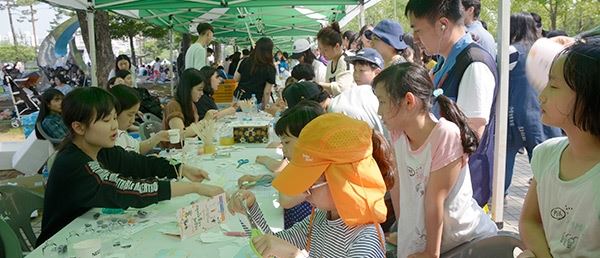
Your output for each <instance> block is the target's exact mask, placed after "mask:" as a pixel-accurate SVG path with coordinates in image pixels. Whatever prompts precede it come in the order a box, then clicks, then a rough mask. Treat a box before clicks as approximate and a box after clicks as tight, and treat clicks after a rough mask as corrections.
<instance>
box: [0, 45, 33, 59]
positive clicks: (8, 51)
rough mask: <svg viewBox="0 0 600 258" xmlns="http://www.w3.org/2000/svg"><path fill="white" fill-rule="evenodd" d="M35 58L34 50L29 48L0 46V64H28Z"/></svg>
mask: <svg viewBox="0 0 600 258" xmlns="http://www.w3.org/2000/svg"><path fill="white" fill-rule="evenodd" d="M35 57H36V54H35V49H34V48H33V47H30V46H21V45H18V46H14V45H11V44H0V62H2V63H4V62H10V63H14V62H17V61H21V62H24V63H26V62H30V61H34V60H35Z"/></svg>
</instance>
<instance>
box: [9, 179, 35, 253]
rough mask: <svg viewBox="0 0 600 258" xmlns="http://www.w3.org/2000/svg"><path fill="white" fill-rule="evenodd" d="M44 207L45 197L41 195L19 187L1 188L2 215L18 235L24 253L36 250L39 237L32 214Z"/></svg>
mask: <svg viewBox="0 0 600 258" xmlns="http://www.w3.org/2000/svg"><path fill="white" fill-rule="evenodd" d="M43 207H44V197H42V196H41V195H40V194H37V193H34V192H31V191H29V190H27V189H25V188H22V187H18V186H12V185H4V186H0V211H2V213H0V215H2V216H3V217H4V218H5V219H6V223H8V225H10V227H11V228H12V230H13V231H14V233H15V234H16V236H17V238H18V239H19V242H20V243H21V250H23V251H26V252H30V251H32V250H33V249H34V248H35V243H36V240H37V237H36V236H35V234H34V233H33V228H32V227H31V213H33V212H34V211H36V210H41V209H43ZM23 235H25V238H24V237H23ZM5 247H6V246H5Z"/></svg>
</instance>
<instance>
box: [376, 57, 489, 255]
mask: <svg viewBox="0 0 600 258" xmlns="http://www.w3.org/2000/svg"><path fill="white" fill-rule="evenodd" d="M373 86H374V87H375V95H376V96H377V98H378V99H379V114H380V115H381V116H382V117H383V121H384V123H385V125H386V127H387V128H388V130H390V132H391V134H392V138H393V139H392V146H393V148H394V149H395V152H396V160H397V164H398V173H396V175H397V178H396V180H395V182H397V184H395V185H394V187H393V188H392V190H390V192H391V195H392V201H393V204H394V211H395V213H396V214H395V215H396V218H397V219H398V232H397V234H393V235H392V236H391V237H390V238H389V239H388V241H392V242H395V243H397V247H398V249H397V257H439V256H440V254H441V253H444V252H446V251H448V250H450V249H452V248H454V247H456V246H458V245H460V244H462V243H465V242H468V241H471V240H473V239H476V238H480V237H486V236H490V235H494V234H496V232H497V228H496V225H495V224H494V222H492V220H491V219H490V217H489V216H487V215H486V214H484V212H483V210H482V209H481V208H480V207H479V205H477V202H476V201H475V200H474V199H473V192H472V188H471V178H470V172H469V164H468V158H469V154H471V153H473V152H474V151H475V149H476V148H477V144H478V141H477V137H476V135H475V132H474V131H473V130H471V128H470V127H469V126H468V124H467V118H466V117H465V115H464V114H463V113H462V112H461V111H460V109H459V108H458V107H457V106H456V103H454V102H453V101H452V100H450V99H449V98H447V97H446V96H444V95H443V92H442V90H441V89H437V90H434V89H433V83H432V82H431V80H430V78H429V75H428V73H427V70H426V69H425V68H423V67H421V66H419V65H415V64H412V63H402V64H397V65H393V66H390V67H389V68H387V69H385V70H384V71H382V72H381V73H380V74H379V75H378V76H377V77H375V79H374V80H373ZM434 101H437V102H438V104H439V106H440V109H441V115H442V118H440V119H439V120H437V119H436V118H435V117H434V116H433V114H432V113H431V106H432V102H434Z"/></svg>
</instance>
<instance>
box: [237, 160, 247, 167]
mask: <svg viewBox="0 0 600 258" xmlns="http://www.w3.org/2000/svg"><path fill="white" fill-rule="evenodd" d="M237 163H238V166H237V168H240V167H241V166H242V165H244V164H248V163H250V160H248V159H239V160H238V162H237Z"/></svg>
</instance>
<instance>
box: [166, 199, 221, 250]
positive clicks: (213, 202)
mask: <svg viewBox="0 0 600 258" xmlns="http://www.w3.org/2000/svg"><path fill="white" fill-rule="evenodd" d="M226 202H227V201H226V197H225V194H220V195H217V196H215V197H213V198H210V199H208V200H201V201H198V202H195V203H193V204H191V205H189V206H186V207H183V208H181V209H179V210H177V224H178V226H179V232H180V237H181V239H182V240H183V239H186V238H189V237H192V236H194V235H196V234H198V233H201V232H205V231H207V230H208V229H211V228H213V227H215V226H218V225H219V224H220V223H222V222H225V207H227V203H226Z"/></svg>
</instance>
